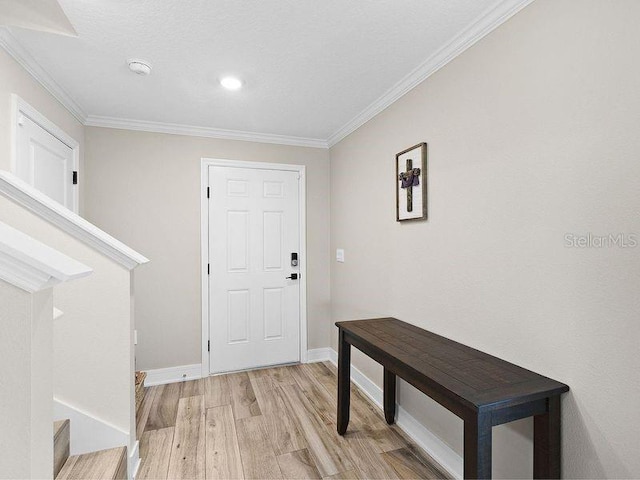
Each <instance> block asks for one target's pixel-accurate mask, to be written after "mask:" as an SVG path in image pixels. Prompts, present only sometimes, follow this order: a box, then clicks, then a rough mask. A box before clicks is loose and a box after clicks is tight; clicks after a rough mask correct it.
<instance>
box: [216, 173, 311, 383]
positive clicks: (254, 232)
mask: <svg viewBox="0 0 640 480" xmlns="http://www.w3.org/2000/svg"><path fill="white" fill-rule="evenodd" d="M209 186H210V199H209V262H210V277H209V298H210V306H209V332H210V341H211V351H210V370H211V373H219V372H227V371H233V370H242V369H247V368H252V367H258V366H266V365H275V364H279V363H289V362H296V361H298V360H299V359H300V311H299V309H300V285H299V280H292V279H287V278H286V277H289V276H291V273H298V274H299V268H298V267H292V266H291V253H293V252H295V253H298V252H299V251H300V249H299V247H300V243H299V242H300V240H299V235H300V232H299V191H298V173H297V172H292V171H282V170H262V169H252V168H235V167H218V166H212V167H209Z"/></svg>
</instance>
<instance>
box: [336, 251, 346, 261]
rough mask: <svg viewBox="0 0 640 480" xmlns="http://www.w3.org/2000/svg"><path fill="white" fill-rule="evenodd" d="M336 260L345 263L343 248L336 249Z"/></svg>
mask: <svg viewBox="0 0 640 480" xmlns="http://www.w3.org/2000/svg"><path fill="white" fill-rule="evenodd" d="M336 262H340V263H344V250H343V249H342V248H338V249H336Z"/></svg>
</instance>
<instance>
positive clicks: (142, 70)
mask: <svg viewBox="0 0 640 480" xmlns="http://www.w3.org/2000/svg"><path fill="white" fill-rule="evenodd" d="M127 63H128V64H129V70H131V71H132V72H133V73H135V74H137V75H149V74H150V73H151V64H150V63H149V62H147V61H146V60H138V59H135V58H132V59H131V60H128V62H127Z"/></svg>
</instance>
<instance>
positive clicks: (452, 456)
mask: <svg viewBox="0 0 640 480" xmlns="http://www.w3.org/2000/svg"><path fill="white" fill-rule="evenodd" d="M327 350H329V352H328V354H329V358H328V360H330V361H331V362H332V363H334V364H336V365H337V364H338V353H337V352H336V351H335V350H333V349H332V348H328V349H327ZM318 361H321V360H318ZM351 381H352V382H353V383H355V384H356V385H357V386H358V388H359V389H360V390H362V392H363V393H364V394H365V395H366V396H367V397H369V399H371V401H372V402H373V403H374V404H376V405H377V406H378V408H380V409H382V408H383V406H382V405H383V398H384V396H383V392H382V388H380V387H379V386H378V385H376V384H375V383H374V382H373V381H371V379H370V378H369V377H367V376H366V375H365V374H364V373H362V372H361V371H360V370H358V369H357V368H356V367H354V366H353V365H351ZM396 412H397V414H396V425H398V427H400V428H401V429H402V430H403V431H404V432H405V433H406V434H407V435H408V436H409V437H410V438H411V439H412V440H413V441H414V442H416V445H418V446H419V447H420V448H422V449H423V450H424V451H425V452H427V453H428V454H429V455H430V456H431V457H432V458H433V459H434V460H435V461H436V462H438V463H439V464H440V466H442V468H444V469H445V470H447V472H448V473H449V474H450V475H452V476H453V477H454V478H462V473H463V468H462V466H463V462H462V457H461V456H460V455H458V454H457V453H456V452H455V451H454V450H453V449H451V447H449V446H448V445H447V444H446V443H444V442H443V441H442V440H440V438H438V437H437V436H436V435H434V434H433V433H432V432H431V431H430V430H429V429H428V428H426V427H425V426H424V425H422V424H421V423H420V422H418V421H417V420H416V419H415V418H413V417H412V416H411V415H410V414H409V413H408V412H407V411H406V410H405V409H404V408H402V407H401V406H400V405H396Z"/></svg>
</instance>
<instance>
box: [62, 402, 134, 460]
mask: <svg viewBox="0 0 640 480" xmlns="http://www.w3.org/2000/svg"><path fill="white" fill-rule="evenodd" d="M67 418H68V419H69V421H70V422H71V425H70V427H71V455H81V454H83V453H89V452H94V451H96V450H104V449H106V448H115V447H123V446H128V445H129V434H128V433H127V432H125V431H123V430H120V429H119V428H118V427H115V426H113V425H111V424H109V423H108V422H105V421H104V420H101V419H99V418H96V417H94V416H93V415H91V414H89V413H87V412H83V411H82V410H79V409H77V408H75V407H72V406H71V405H69V404H67V403H65V402H63V401H61V400H59V399H57V398H54V399H53V419H54V420H64V419H67Z"/></svg>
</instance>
